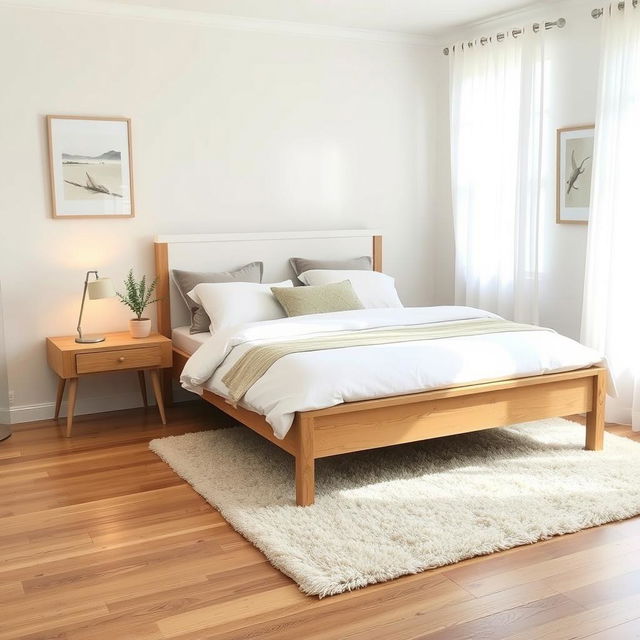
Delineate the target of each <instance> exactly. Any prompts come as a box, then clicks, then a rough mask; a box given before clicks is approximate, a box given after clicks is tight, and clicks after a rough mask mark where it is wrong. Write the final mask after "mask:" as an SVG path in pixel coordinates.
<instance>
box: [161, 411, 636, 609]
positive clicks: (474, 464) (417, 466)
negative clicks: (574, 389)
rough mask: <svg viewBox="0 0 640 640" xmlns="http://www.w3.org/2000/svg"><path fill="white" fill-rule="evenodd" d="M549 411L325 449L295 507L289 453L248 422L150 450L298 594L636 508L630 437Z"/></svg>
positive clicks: (338, 588)
mask: <svg viewBox="0 0 640 640" xmlns="http://www.w3.org/2000/svg"><path fill="white" fill-rule="evenodd" d="M584 435H585V432H584V427H582V426H580V425H577V424H575V423H573V422H569V421H566V420H562V419H559V418H556V419H552V420H543V421H540V422H535V423H528V424H522V425H517V426H514V427H510V428H506V429H492V430H488V431H480V432H475V433H470V434H465V435H457V436H451V437H447V438H439V439H436V440H428V441H425V442H419V443H414V444H408V445H400V446H396V447H389V448H386V449H377V450H373V451H366V452H362V453H354V454H349V455H343V456H337V457H333V458H325V459H322V460H319V461H317V462H316V485H317V488H316V491H317V494H316V503H315V505H313V506H311V507H296V506H295V500H294V464H293V458H292V457H291V456H289V455H288V454H286V453H284V452H283V451H281V450H280V449H278V448H277V447H276V446H274V445H273V444H271V443H269V442H268V441H266V440H264V439H263V438H261V437H260V436H258V435H256V434H254V433H253V432H252V431H250V430H249V429H247V428H244V427H241V428H230V429H220V430H215V431H203V432H199V433H190V434H186V435H183V436H173V437H169V438H161V439H157V440H153V441H152V442H151V443H150V447H151V449H152V450H153V451H155V452H156V453H157V454H158V455H159V456H160V457H161V458H162V459H164V460H165V461H166V462H167V463H168V464H169V465H170V466H171V467H172V468H173V469H174V470H175V471H176V472H177V473H178V474H179V475H180V476H181V477H182V478H184V479H185V480H186V481H187V482H189V483H190V484H191V485H192V486H193V488H194V489H195V490H196V491H197V492H198V493H200V494H201V495H202V496H203V497H204V498H205V499H206V500H207V501H208V502H209V503H211V504H212V505H213V506H214V507H216V508H217V509H219V511H220V513H221V514H222V515H223V516H224V518H225V519H226V520H228V522H229V523H230V524H231V525H232V526H233V527H234V528H235V529H237V530H238V531H239V532H240V533H241V534H242V535H243V536H244V537H245V538H247V539H248V540H250V541H251V542H253V543H254V544H255V545H256V546H257V547H258V548H259V549H260V550H261V551H262V552H263V553H264V554H265V555H266V556H267V558H268V559H269V561H270V562H271V563H272V564H273V565H274V566H275V567H277V568H278V569H280V571H283V572H284V573H286V574H287V575H289V576H291V578H293V579H294V580H295V581H296V582H297V583H298V584H299V585H300V589H301V590H302V591H304V592H305V593H307V594H315V595H319V596H326V595H332V594H336V593H341V592H343V591H347V590H349V589H355V588H358V587H363V586H365V585H367V584H371V583H375V582H383V581H385V580H390V579H392V578H396V577H398V576H401V575H404V574H408V573H417V572H420V571H424V570H425V569H429V568H433V567H439V566H442V565H446V564H451V563H454V562H457V561H459V560H462V559H464V558H469V557H472V556H477V555H482V554H487V553H491V552H493V551H499V550H501V549H509V548H510V547H515V546H517V545H522V544H526V543H530V542H535V541H537V540H541V539H544V538H549V537H550V536H554V535H558V534H563V533H569V532H572V531H578V530H579V529H584V528H586V527H592V526H594V525H599V524H603V523H605V522H610V521H612V520H621V519H623V518H628V517H631V516H634V515H636V514H638V513H640V444H638V443H635V442H632V441H631V440H628V439H625V438H620V437H617V436H614V435H611V434H606V438H605V450H604V451H602V452H591V451H584V450H583V448H582V447H583V444H584Z"/></svg>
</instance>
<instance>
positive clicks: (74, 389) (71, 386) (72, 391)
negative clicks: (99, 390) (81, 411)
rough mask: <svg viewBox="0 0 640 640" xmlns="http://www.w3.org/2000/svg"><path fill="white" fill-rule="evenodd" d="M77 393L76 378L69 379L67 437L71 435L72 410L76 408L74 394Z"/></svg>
mask: <svg viewBox="0 0 640 640" xmlns="http://www.w3.org/2000/svg"><path fill="white" fill-rule="evenodd" d="M77 393H78V378H70V379H69V396H68V397H67V438H70V437H71V430H72V429H73V412H74V411H75V410H76V396H77Z"/></svg>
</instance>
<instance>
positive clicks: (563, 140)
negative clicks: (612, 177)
mask: <svg viewBox="0 0 640 640" xmlns="http://www.w3.org/2000/svg"><path fill="white" fill-rule="evenodd" d="M594 131H595V126H594V125H592V124H589V125H585V126H582V127H566V128H564V129H558V142H557V144H558V150H557V153H558V159H557V162H558V167H557V184H556V222H558V223H568V224H587V223H588V222H589V208H590V206H591V168H592V166H593V136H594Z"/></svg>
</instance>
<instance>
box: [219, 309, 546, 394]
mask: <svg viewBox="0 0 640 640" xmlns="http://www.w3.org/2000/svg"><path fill="white" fill-rule="evenodd" d="M513 331H551V329H545V328H543V327H536V326H533V325H529V324H518V323H516V322H509V321H507V320H501V319H496V318H482V319H471V320H456V321H454V322H435V323H432V324H424V325H417V326H404V327H388V328H382V329H365V330H362V331H342V332H336V333H331V334H322V335H315V336H311V337H305V338H297V339H295V340H281V341H275V342H270V343H267V344H260V345H256V346H254V347H253V348H251V349H249V350H248V351H247V352H246V353H245V354H244V355H243V356H242V357H240V358H239V359H238V361H237V362H236V363H235V364H234V365H233V366H232V367H231V369H229V371H228V372H227V373H226V374H225V376H224V377H223V378H222V382H224V384H225V385H226V386H227V389H228V390H229V401H230V402H231V403H232V404H233V405H234V406H235V405H236V404H237V403H238V402H240V400H242V398H243V397H244V394H245V393H246V392H247V391H248V390H249V389H250V388H251V386H252V385H253V384H255V383H256V382H257V381H258V380H259V379H260V378H261V377H262V376H263V375H264V374H265V373H266V372H267V370H268V369H269V367H271V366H272V365H273V364H274V363H275V362H277V361H278V360H279V359H280V358H284V356H287V355H289V354H292V353H303V352H306V351H323V350H325V349H345V348H347V347H364V346H372V345H381V344H395V343H400V342H416V341H421V340H437V339H439V338H457V337H462V336H476V335H483V334H488V333H505V332H513Z"/></svg>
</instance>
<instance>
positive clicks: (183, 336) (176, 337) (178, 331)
mask: <svg viewBox="0 0 640 640" xmlns="http://www.w3.org/2000/svg"><path fill="white" fill-rule="evenodd" d="M190 329H191V327H189V326H186V327H176V328H175V329H174V330H173V331H172V332H171V340H172V342H173V346H174V347H177V348H178V349H180V351H184V352H185V353H188V354H189V355H193V354H194V353H195V352H196V349H199V348H200V347H201V346H202V345H203V344H204V343H205V342H206V341H207V340H208V339H209V338H210V337H211V333H210V332H209V331H206V332H204V333H191V332H190Z"/></svg>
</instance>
